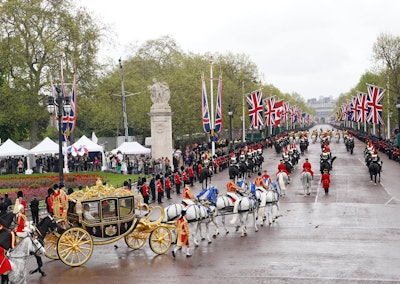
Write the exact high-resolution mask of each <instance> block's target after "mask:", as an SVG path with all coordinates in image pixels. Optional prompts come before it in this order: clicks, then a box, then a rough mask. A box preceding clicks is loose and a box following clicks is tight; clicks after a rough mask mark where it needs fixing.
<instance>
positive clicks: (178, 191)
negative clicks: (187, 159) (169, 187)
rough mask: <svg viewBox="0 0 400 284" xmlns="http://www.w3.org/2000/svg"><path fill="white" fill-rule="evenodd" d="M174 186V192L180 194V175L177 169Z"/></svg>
mask: <svg viewBox="0 0 400 284" xmlns="http://www.w3.org/2000/svg"><path fill="white" fill-rule="evenodd" d="M174 178H175V188H176V194H181V176H180V175H179V172H178V171H175V175H174Z"/></svg>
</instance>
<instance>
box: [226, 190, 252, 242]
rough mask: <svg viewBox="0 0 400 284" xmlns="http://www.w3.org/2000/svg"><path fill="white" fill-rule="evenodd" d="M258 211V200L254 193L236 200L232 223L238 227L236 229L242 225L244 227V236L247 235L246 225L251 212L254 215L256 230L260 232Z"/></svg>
mask: <svg viewBox="0 0 400 284" xmlns="http://www.w3.org/2000/svg"><path fill="white" fill-rule="evenodd" d="M256 211H257V200H256V197H255V196H254V195H253V194H252V195H251V196H243V197H241V198H238V199H237V200H236V201H235V204H234V206H233V218H232V220H231V222H230V223H231V225H234V226H235V227H236V230H238V229H239V228H240V227H241V228H242V234H241V236H242V237H244V236H246V235H247V226H246V225H247V219H248V216H249V213H251V214H252V215H253V223H254V230H255V231H256V232H258V227H257V220H256Z"/></svg>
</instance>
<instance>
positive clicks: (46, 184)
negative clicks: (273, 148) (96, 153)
mask: <svg viewBox="0 0 400 284" xmlns="http://www.w3.org/2000/svg"><path fill="white" fill-rule="evenodd" d="M98 178H100V179H102V180H104V179H105V177H104V176H99V175H93V174H75V173H74V174H65V175H64V183H65V186H66V187H67V188H70V187H72V188H77V187H79V186H82V187H84V188H85V187H86V186H89V187H90V186H93V185H95V184H96V181H97V179H98ZM58 181H59V176H58V175H40V176H27V175H25V176H18V177H15V176H12V177H6V176H5V177H2V178H1V179H0V188H1V189H9V191H8V197H9V198H10V199H11V200H12V201H13V202H15V199H16V195H17V192H18V191H19V190H22V192H23V193H24V198H25V200H26V201H27V202H28V203H29V202H30V201H31V200H32V199H33V196H36V198H37V199H38V200H43V199H45V198H46V196H47V190H48V188H50V187H51V188H52V187H53V185H54V184H56V183H58Z"/></svg>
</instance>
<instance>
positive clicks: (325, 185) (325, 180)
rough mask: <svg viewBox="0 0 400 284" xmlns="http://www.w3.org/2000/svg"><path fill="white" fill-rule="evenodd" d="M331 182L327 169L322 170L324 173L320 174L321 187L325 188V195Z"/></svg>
mask: <svg viewBox="0 0 400 284" xmlns="http://www.w3.org/2000/svg"><path fill="white" fill-rule="evenodd" d="M330 183H331V176H330V175H329V173H328V170H324V173H323V174H322V176H321V184H322V187H323V189H324V190H325V195H328V193H329V185H330Z"/></svg>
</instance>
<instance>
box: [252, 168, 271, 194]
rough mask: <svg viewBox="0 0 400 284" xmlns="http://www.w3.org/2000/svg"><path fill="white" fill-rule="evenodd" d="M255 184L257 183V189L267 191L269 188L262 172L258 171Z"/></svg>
mask: <svg viewBox="0 0 400 284" xmlns="http://www.w3.org/2000/svg"><path fill="white" fill-rule="evenodd" d="M254 184H255V185H256V189H258V190H260V191H262V192H266V190H267V189H268V184H267V183H266V182H265V181H264V179H263V177H262V175H261V172H258V177H256V179H255V181H254Z"/></svg>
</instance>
